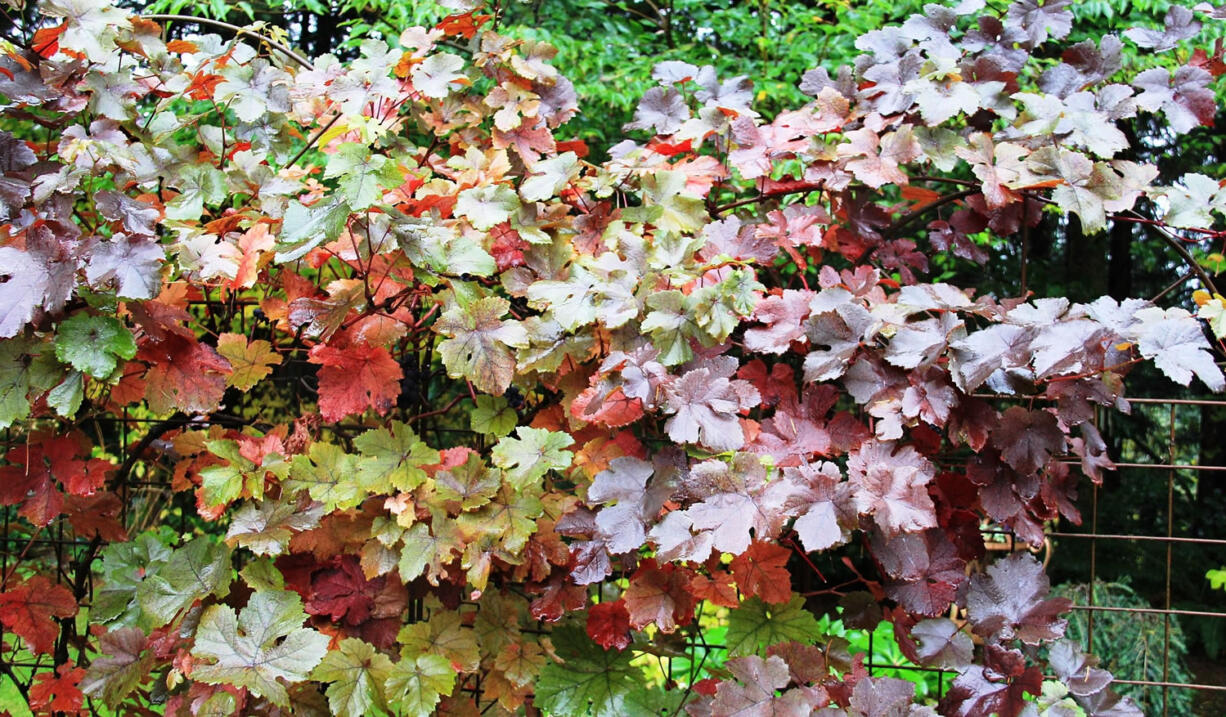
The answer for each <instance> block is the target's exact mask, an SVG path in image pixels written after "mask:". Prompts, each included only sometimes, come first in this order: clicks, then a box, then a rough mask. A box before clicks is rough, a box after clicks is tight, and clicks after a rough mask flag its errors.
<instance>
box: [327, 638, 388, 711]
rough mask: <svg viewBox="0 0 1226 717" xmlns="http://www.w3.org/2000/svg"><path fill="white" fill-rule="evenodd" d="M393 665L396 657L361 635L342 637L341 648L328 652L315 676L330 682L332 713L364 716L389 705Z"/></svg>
mask: <svg viewBox="0 0 1226 717" xmlns="http://www.w3.org/2000/svg"><path fill="white" fill-rule="evenodd" d="M392 669H393V665H392V661H391V659H390V658H388V656H387V655H384V654H383V653H381V652H379V651H378V650H376V649H375V648H374V646H373V645H370V644H367V643H365V642H363V641H362V640H359V639H357V638H353V637H348V638H345V639H344V640H342V641H341V644H340V649H337V650H332V651H330V652H328V654H327V655H325V656H324V659H323V662H320V663H319V666H317V667H316V668H315V670H314V671H313V672H312V673H311V679H312V680H316V681H318V682H330V683H332V684H330V685H328V690H327V692H326V694H327V695H328V706H329V707H331V708H332V714H334V715H341V717H350V716H352V717H363V716H364V715H367V714H370V712H371V709H372V708H375V707H377V708H379V709H386V707H387V703H386V701H385V700H384V698H383V684H384V682H385V681H386V680H387V678H388V676H389V675H390V674H391V672H392Z"/></svg>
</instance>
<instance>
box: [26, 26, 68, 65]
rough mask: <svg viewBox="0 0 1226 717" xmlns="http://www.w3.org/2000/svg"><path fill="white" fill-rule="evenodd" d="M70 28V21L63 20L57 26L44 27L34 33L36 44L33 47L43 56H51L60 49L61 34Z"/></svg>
mask: <svg viewBox="0 0 1226 717" xmlns="http://www.w3.org/2000/svg"><path fill="white" fill-rule="evenodd" d="M66 29H68V23H67V22H62V23H60V24H59V25H56V26H55V27H44V28H43V29H41V30H38V31H36V32H35V33H34V44H33V45H32V46H31V49H32V50H34V51H35V52H37V53H38V54H39V55H42V56H43V57H51V56H52V55H54V54H55V53H56V52H58V51H59V49H60V35H63V34H64V30H66Z"/></svg>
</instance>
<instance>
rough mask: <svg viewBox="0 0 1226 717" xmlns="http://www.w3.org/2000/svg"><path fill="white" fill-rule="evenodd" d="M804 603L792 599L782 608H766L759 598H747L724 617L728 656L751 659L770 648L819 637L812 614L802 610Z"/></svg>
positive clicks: (808, 641) (767, 605)
mask: <svg viewBox="0 0 1226 717" xmlns="http://www.w3.org/2000/svg"><path fill="white" fill-rule="evenodd" d="M804 603H805V600H804V598H802V597H801V596H799V595H794V596H792V599H791V600H790V601H788V603H787V604H786V605H782V606H778V605H770V604H768V603H766V602H763V601H762V600H761V599H759V598H756V597H755V598H750V599H748V600H746V601H744V602H742V603H741V606H740V607H738V608H736V609H735V610H732V611H731V612H729V613H728V638H727V645H728V654H730V655H733V656H742V655H752V654H755V653H760V652H761V650H762V649H763V648H765V647H768V646H770V645H777V644H779V643H781V642H789V641H792V640H795V641H796V642H802V643H805V644H810V643H813V642H815V641H817V640H818V639H819V638H820V637H821V634H822V631H821V627H820V626H819V625H818V624H817V618H815V617H814V616H813V613H811V612H809V611H808V610H806V609H805V606H804Z"/></svg>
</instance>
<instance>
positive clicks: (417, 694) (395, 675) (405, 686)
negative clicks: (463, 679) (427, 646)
mask: <svg viewBox="0 0 1226 717" xmlns="http://www.w3.org/2000/svg"><path fill="white" fill-rule="evenodd" d="M455 680H456V671H455V670H454V669H453V668H452V667H451V663H450V662H448V661H447V659H446V658H444V657H441V656H439V655H418V656H417V657H415V658H407V657H405V658H401V659H400V661H399V662H396V663H394V664H393V665H392V669H391V673H390V674H389V675H388V676H387V680H386V681H385V682H384V688H385V690H386V694H387V699H388V702H390V703H391V704H392V705H393V706H394V707H398V708H400V709H402V710H404V712H405V713H406V714H411V715H428V714H431V713H432V712H433V711H434V706H435V705H437V704H438V701H439V699H441V698H442V696H443V695H449V694H451V691H452V689H453V688H454V687H455Z"/></svg>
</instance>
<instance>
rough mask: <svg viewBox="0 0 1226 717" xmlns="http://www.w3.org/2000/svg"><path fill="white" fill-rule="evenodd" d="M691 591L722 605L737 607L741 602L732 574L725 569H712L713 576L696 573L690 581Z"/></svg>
mask: <svg viewBox="0 0 1226 717" xmlns="http://www.w3.org/2000/svg"><path fill="white" fill-rule="evenodd" d="M690 592H691V593H692V594H693V595H694V597H696V598H698V599H699V600H706V601H707V602H709V603H711V604H712V605H719V606H720V607H737V606H738V605H740V604H741V596H740V595H738V594H737V591H736V586H735V585H733V584H732V576H731V575H729V574H728V573H726V572H724V571H723V570H712V571H711V577H707V576H705V575H695V576H694V580H693V581H691V582H690Z"/></svg>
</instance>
